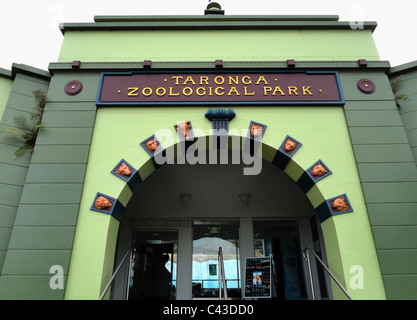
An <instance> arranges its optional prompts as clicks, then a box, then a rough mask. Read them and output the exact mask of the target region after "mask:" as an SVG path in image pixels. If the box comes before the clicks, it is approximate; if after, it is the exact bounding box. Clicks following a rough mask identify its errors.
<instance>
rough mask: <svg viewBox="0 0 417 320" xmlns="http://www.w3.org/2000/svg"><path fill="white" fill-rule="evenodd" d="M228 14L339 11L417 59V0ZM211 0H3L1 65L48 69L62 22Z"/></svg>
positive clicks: (324, 2)
mask: <svg viewBox="0 0 417 320" xmlns="http://www.w3.org/2000/svg"><path fill="white" fill-rule="evenodd" d="M217 2H219V3H220V4H221V6H222V9H223V10H225V14H226V15H241V14H243V15H338V16H339V17H340V18H339V20H340V21H376V22H377V23H378V27H377V29H376V30H375V32H374V39H375V43H376V46H377V49H378V52H379V55H380V58H381V60H388V61H390V63H391V66H397V65H400V64H404V63H407V62H411V61H414V60H417V44H415V43H416V42H417V40H416V29H417V24H416V22H415V14H416V13H415V3H416V2H415V1H413V0H396V1H387V0H363V1H358V0H346V1H339V0H333V1H332V0H315V1H314V0H288V1H282V0H256V1H253V0H252V1H248V0H241V1H238V0H218V1H217ZM208 3H209V1H208V0H176V1H174V0H170V1H169V0H153V1H149V0H147V1H145V0H136V1H134V0H113V1H105V0H102V1H97V0H70V1H68V0H65V1H64V0H38V1H34V0H13V1H8V0H1V4H0V15H1V18H0V44H1V48H0V68H3V69H8V70H10V69H11V66H12V64H13V63H14V62H15V63H23V64H26V65H30V66H33V67H37V68H40V69H44V70H47V68H48V64H49V62H55V61H57V59H58V54H59V50H60V46H61V43H62V39H63V36H62V34H61V32H60V30H59V27H58V26H59V23H63V22H93V21H94V16H95V15H202V14H204V9H205V8H206V6H207V4H208Z"/></svg>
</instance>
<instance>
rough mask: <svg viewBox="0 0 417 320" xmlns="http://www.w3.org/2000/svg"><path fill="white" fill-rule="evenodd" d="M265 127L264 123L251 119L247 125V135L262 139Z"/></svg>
mask: <svg viewBox="0 0 417 320" xmlns="http://www.w3.org/2000/svg"><path fill="white" fill-rule="evenodd" d="M266 127H267V126H266V125H265V124H262V123H259V122H255V121H251V122H250V125H249V137H250V138H251V139H255V140H262V137H263V135H264V134H265V130H266Z"/></svg>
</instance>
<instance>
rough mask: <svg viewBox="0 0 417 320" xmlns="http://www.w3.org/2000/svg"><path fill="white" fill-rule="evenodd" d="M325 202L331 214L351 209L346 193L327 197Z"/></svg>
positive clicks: (350, 210)
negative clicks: (330, 197)
mask: <svg viewBox="0 0 417 320" xmlns="http://www.w3.org/2000/svg"><path fill="white" fill-rule="evenodd" d="M327 203H328V205H329V208H330V210H331V212H332V214H339V213H347V212H352V211H353V209H352V206H351V205H350V202H349V200H348V197H347V195H346V194H342V195H340V196H337V197H334V198H332V199H329V200H327Z"/></svg>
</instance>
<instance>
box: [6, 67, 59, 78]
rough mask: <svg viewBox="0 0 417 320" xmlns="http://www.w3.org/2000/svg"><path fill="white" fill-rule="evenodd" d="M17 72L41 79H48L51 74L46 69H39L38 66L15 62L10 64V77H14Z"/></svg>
mask: <svg viewBox="0 0 417 320" xmlns="http://www.w3.org/2000/svg"><path fill="white" fill-rule="evenodd" d="M17 73H23V74H27V75H30V76H33V77H36V78H41V79H43V80H47V81H49V80H50V79H51V74H50V73H49V72H48V71H45V70H41V69H38V68H34V67H30V66H27V65H25V64H16V63H13V65H12V77H13V79H14V78H15V77H16V74H17Z"/></svg>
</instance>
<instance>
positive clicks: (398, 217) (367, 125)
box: [341, 73, 417, 300]
mask: <svg viewBox="0 0 417 320" xmlns="http://www.w3.org/2000/svg"><path fill="white" fill-rule="evenodd" d="M353 77H356V75H354V74H351V75H347V77H346V78H345V76H343V77H342V79H341V81H342V84H343V85H344V90H345V93H348V88H349V86H348V85H347V83H348V81H349V80H352V78H353ZM366 78H368V79H371V80H372V81H373V82H374V83H375V84H376V91H375V93H374V94H371V95H366V94H362V93H361V92H359V91H358V90H356V93H355V95H352V99H349V100H350V101H347V103H346V105H345V107H344V109H345V113H346V121H347V125H348V128H349V132H350V137H351V141H352V146H353V150H354V154H355V158H356V162H357V167H358V171H359V176H360V179H361V184H362V189H363V193H364V197H365V201H366V204H367V208H368V214H369V219H370V223H371V227H372V232H373V236H374V239H375V245H376V249H377V254H378V257H379V261H380V266H381V273H382V275H383V279H384V285H385V290H386V294H387V298H388V299H394V300H395V299H417V268H416V266H417V251H416V250H417V236H416V235H417V229H416V222H417V220H416V212H417V198H416V195H417V170H416V166H415V163H414V161H413V156H412V152H411V151H412V145H411V144H409V140H408V139H407V127H406V126H405V124H404V126H403V121H402V120H401V116H400V114H399V112H398V110H397V107H396V104H395V102H394V99H393V94H392V91H391V90H390V83H389V79H388V78H387V77H386V76H385V74H383V73H380V74H378V73H368V74H366ZM352 92H355V89H353V88H352Z"/></svg>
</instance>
